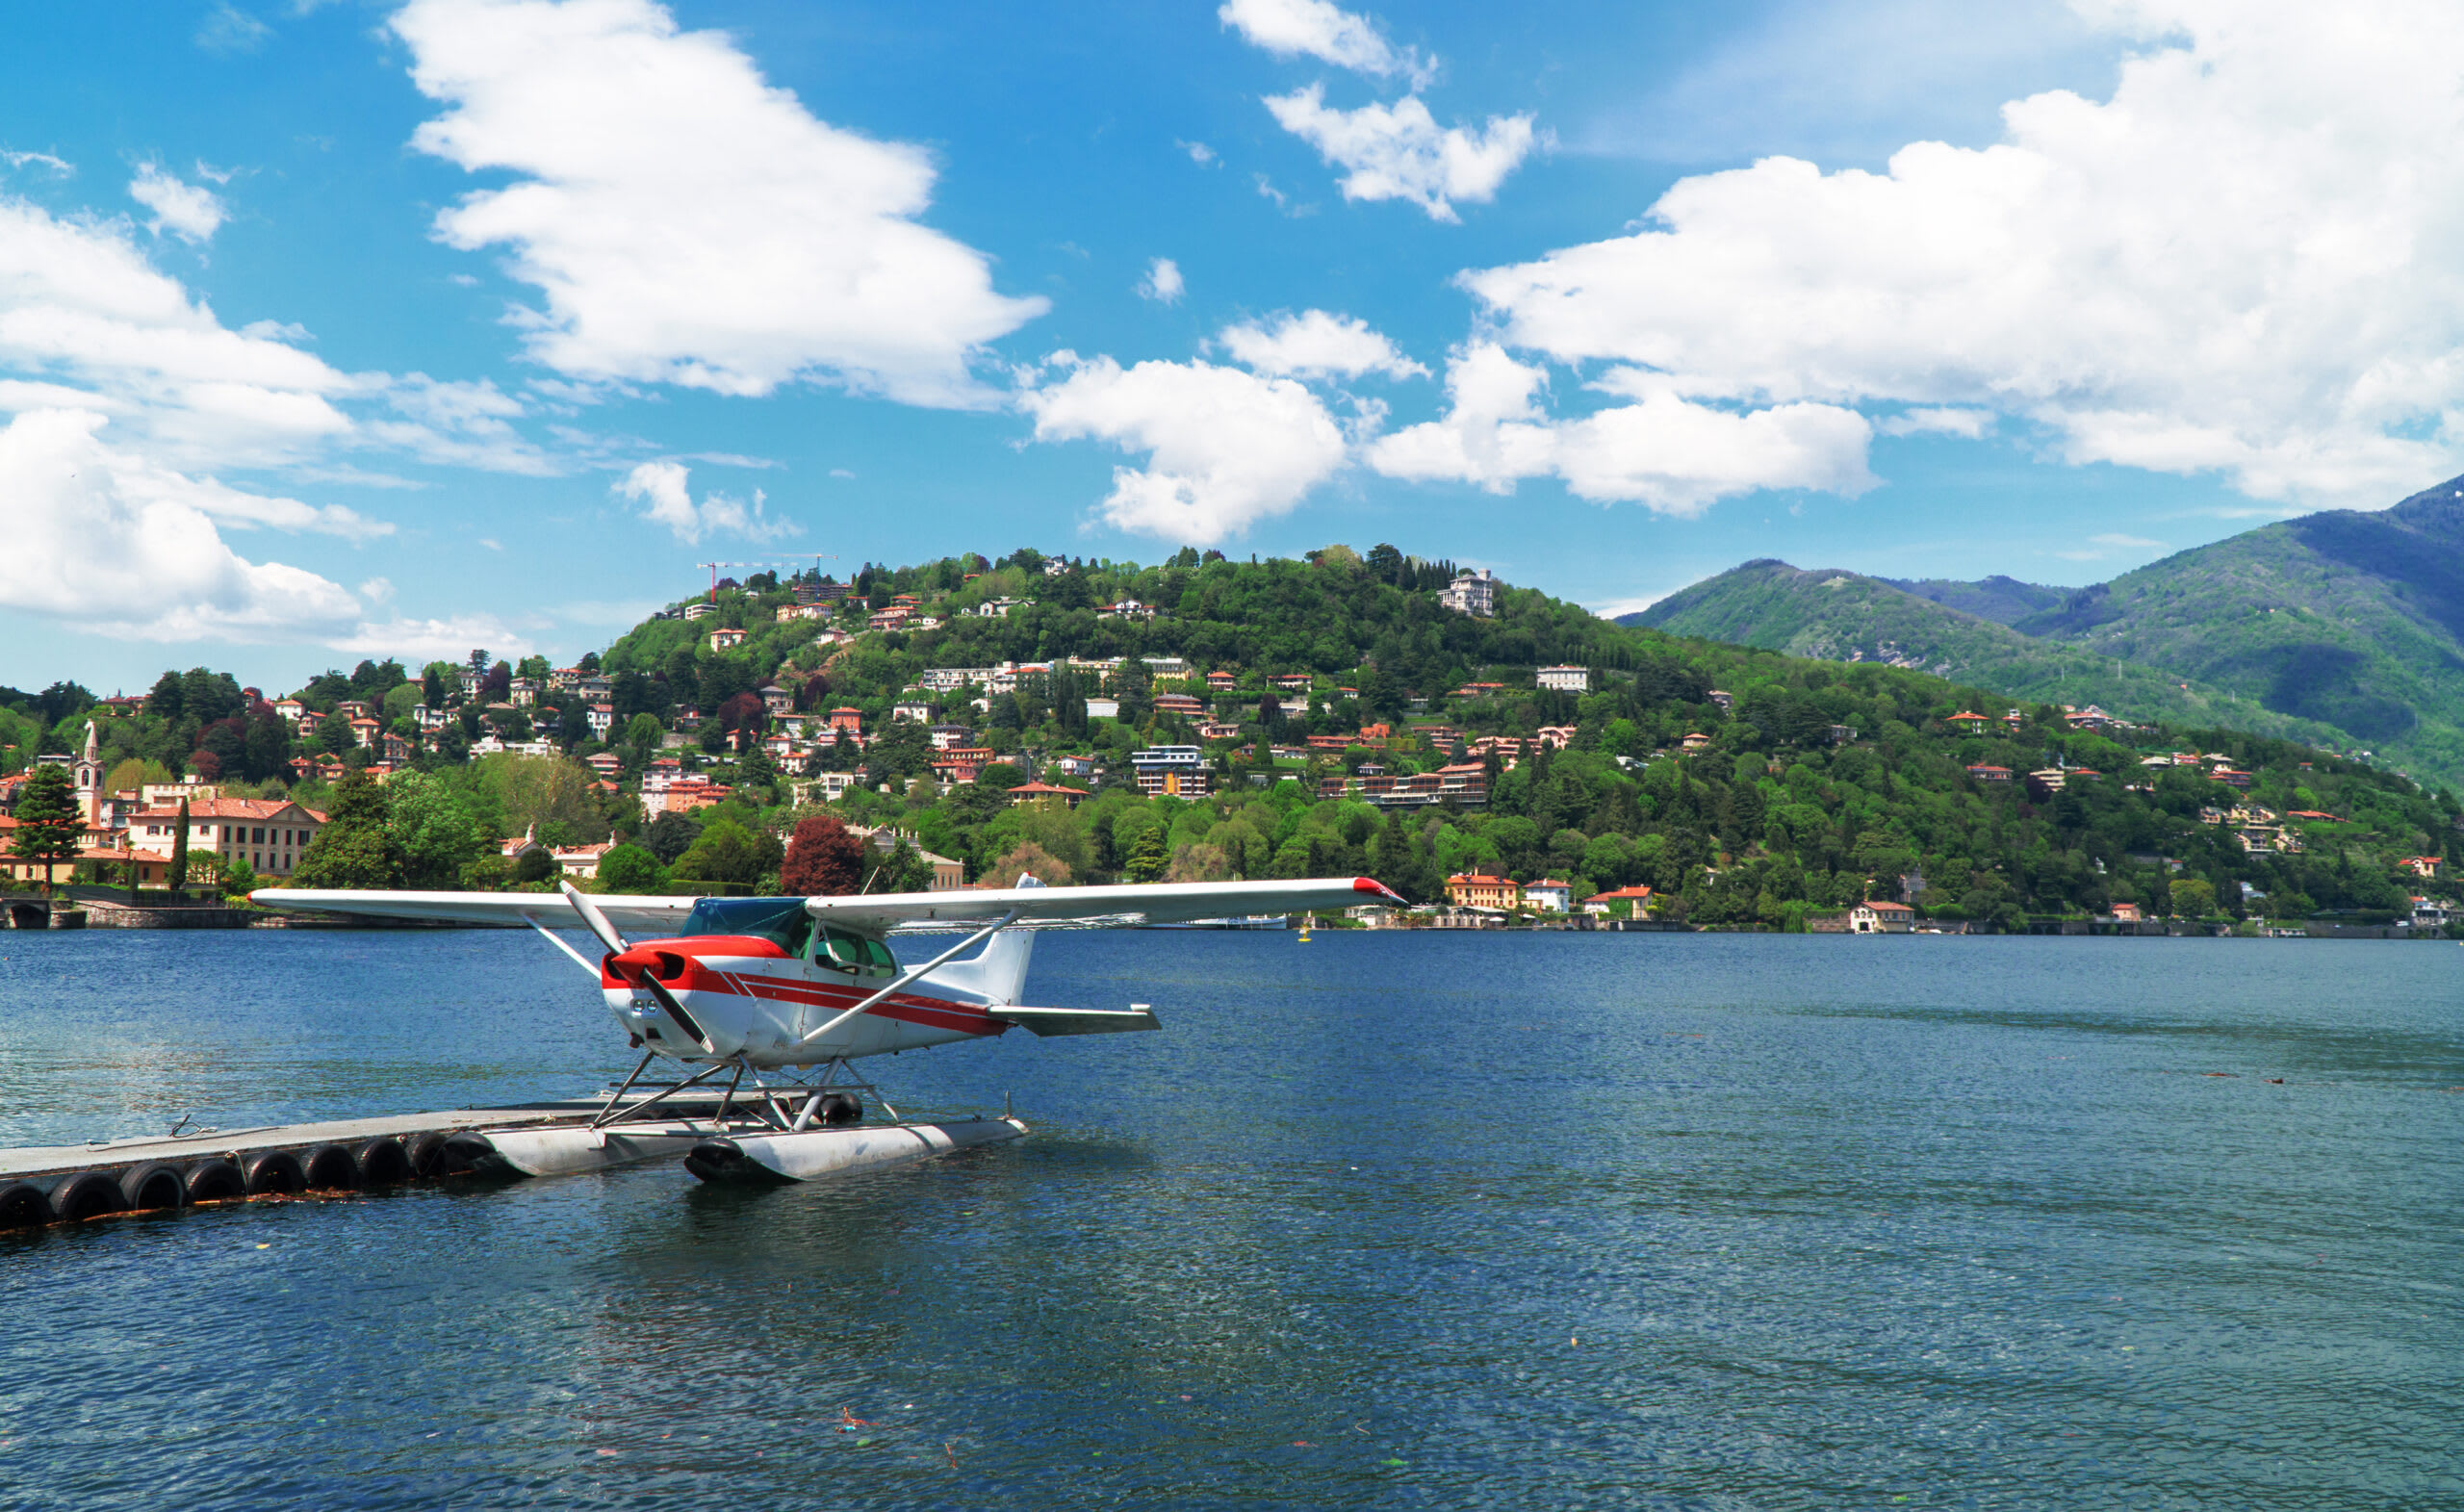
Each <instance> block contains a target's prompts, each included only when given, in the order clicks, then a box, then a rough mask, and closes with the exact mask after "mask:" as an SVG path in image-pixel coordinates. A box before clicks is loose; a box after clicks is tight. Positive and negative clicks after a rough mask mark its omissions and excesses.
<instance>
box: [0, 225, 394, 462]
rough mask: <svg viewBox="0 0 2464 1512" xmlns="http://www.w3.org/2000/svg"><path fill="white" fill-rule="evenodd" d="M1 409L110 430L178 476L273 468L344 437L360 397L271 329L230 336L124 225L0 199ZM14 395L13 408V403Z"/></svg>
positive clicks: (346, 377)
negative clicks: (349, 404) (88, 421)
mask: <svg viewBox="0 0 2464 1512" xmlns="http://www.w3.org/2000/svg"><path fill="white" fill-rule="evenodd" d="M0 375H5V382H6V383H7V384H8V385H10V386H11V387H10V388H9V390H8V392H7V393H0V408H12V409H22V408H34V407H51V406H59V405H63V404H66V405H67V406H68V407H73V408H82V409H89V410H95V411H99V412H102V413H105V414H109V415H112V416H114V417H116V419H117V420H118V422H119V428H118V429H117V430H116V432H115V434H116V435H119V436H121V437H122V438H123V439H122V440H121V441H120V442H119V443H118V444H119V445H122V446H141V447H142V448H144V449H145V450H147V451H148V453H149V454H151V455H154V456H156V457H157V458H159V459H162V460H165V461H167V462H168V463H169V464H171V465H173V466H181V467H214V466H230V465H235V464H241V465H270V464H277V463H281V462H285V461H290V460H295V459H296V458H298V457H300V456H303V455H306V454H308V453H310V452H312V451H314V450H315V449H317V448H321V446H323V445H325V444H327V443H329V442H333V441H335V440H338V439H340V438H344V437H346V436H347V434H348V433H349V431H350V428H351V424H350V421H349V420H348V419H347V418H346V416H345V415H344V414H343V412H342V411H341V410H340V409H339V408H337V407H336V401H337V400H341V399H345V398H348V397H353V396H355V395H358V394H360V393H363V392H365V391H366V389H367V388H368V386H369V385H368V380H364V379H361V378H357V377H354V376H352V375H350V374H347V373H343V372H336V371H335V370H334V369H332V368H330V367H328V366H327V365H326V364H325V362H324V361H323V360H322V359H321V358H319V357H318V356H317V355H316V354H315V353H313V352H308V351H303V350H301V349H300V348H299V347H298V346H296V345H295V344H294V338H293V336H292V334H291V333H289V332H286V331H283V330H281V329H279V328H266V327H258V326H251V327H250V328H248V329H246V330H240V331H234V330H231V329H229V328H227V327H225V326H224V325H223V324H222V323H221V321H219V320H217V319H215V316H214V312H213V311H212V310H211V309H210V308H208V307H207V306H206V305H205V304H204V302H203V301H201V300H197V299H194V298H192V297H191V296H190V295H189V293H188V291H187V290H186V289H185V288H183V287H182V286H181V285H180V282H179V280H177V279H175V278H171V277H169V276H167V275H166V274H165V273H163V272H162V271H161V270H160V269H156V268H155V267H154V266H153V264H152V263H151V262H149V261H148V260H147V258H146V256H145V254H144V253H143V252H141V251H140V250H139V249H138V247H137V246H136V244H135V243H132V242H131V241H130V239H129V234H128V230H127V227H126V225H125V223H114V222H110V221H97V220H88V219H79V218H60V217H55V216H53V215H52V214H51V213H50V212H48V211H46V210H44V209H42V208H41V207H39V206H37V205H33V204H29V203H27V202H25V201H23V200H15V199H9V198H5V197H0ZM11 395H13V396H15V401H14V402H11V400H10V396H11Z"/></svg>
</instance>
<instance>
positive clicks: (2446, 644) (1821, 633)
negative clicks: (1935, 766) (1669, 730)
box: [1624, 478, 2464, 781]
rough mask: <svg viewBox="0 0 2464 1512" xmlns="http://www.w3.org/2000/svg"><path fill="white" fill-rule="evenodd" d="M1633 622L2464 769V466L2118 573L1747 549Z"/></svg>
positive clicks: (2430, 773) (2400, 761) (2453, 774)
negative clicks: (1894, 567) (1959, 567)
mask: <svg viewBox="0 0 2464 1512" xmlns="http://www.w3.org/2000/svg"><path fill="white" fill-rule="evenodd" d="M1624 621H1625V623H1628V624H1639V625H1646V626H1650V627H1652V628H1657V629H1662V630H1666V631H1669V632H1671V633H1674V634H1680V635H1695V636H1703V637H1707V638H1712V639H1721V640H1732V641H1737V642H1740V643H1742V644H1745V645H1750V646H1759V647H1766V648H1769V649H1771V650H1786V651H1789V652H1790V653H1794V654H1798V655H1810V656H1825V657H1829V658H1831V659H1834V660H1843V661H1846V660H1877V659H1884V660H1897V661H1900V662H1901V663H1903V664H1905V665H1912V666H1922V667H1924V668H1925V669H1926V670H1928V671H1932V672H1938V673H1941V674H1942V675H1944V676H1949V677H1955V678H1958V679H1963V680H1967V681H1973V682H1976V683H1979V684H1982V685H1984V686H1988V687H1991V688H1994V689H1996V690H1998V691H2001V692H2005V693H2009V694H2011V695H2013V696H2015V697H2021V698H2058V699H2059V700H2060V701H2061V702H2065V703H2087V702H2094V703H2098V704H2102V705H2105V706H2106V707H2108V708H2110V709H2113V710H2114V711H2115V712H2117V713H2131V714H2137V715H2140V716H2149V715H2158V716H2163V717H2168V718H2171V717H2184V710H2183V705H2184V704H2186V703H2187V704H2188V705H2190V706H2192V707H2199V708H2203V709H2205V710H2206V713H2205V715H2204V717H2208V718H2212V719H2213V720H2215V722H2217V723H2219V724H2223V725H2229V726H2232V727H2234V728H2239V729H2246V730H2253V731H2256V732H2263V733H2271V734H2279V733H2295V737H2296V738H2301V739H2308V740H2312V741H2316V742H2319V743H2323V744H2326V745H2329V746H2332V747H2338V748H2343V749H2348V750H2368V751H2371V752H2373V753H2374V754H2375V755H2376V756H2379V757H2380V758H2381V759H2384V760H2387V761H2390V762H2393V763H2395V764H2397V765H2400V766H2403V767H2405V768H2407V769H2409V770H2412V771H2414V772H2416V773H2418V774H2420V775H2422V776H2424V777H2427V778H2432V779H2437V780H2443V781H2454V780H2456V779H2457V778H2459V777H2464V478H2454V479H2450V480H2449V481H2447V482H2444V483H2441V484H2439V485H2437V486H2436V487H2434V488H2429V489H2425V490H2423V491H2422V492H2421V493H2418V494H2415V495H2413V496H2412V497H2411V498H2409V499H2406V500H2403V501H2402V502H2400V503H2399V504H2397V505H2395V506H2394V507H2393V508H2390V509H2386V510H2381V511H2376V512H2371V511H2363V510H2350V509H2339V510H2329V511H2325V512H2323V513H2320V514H2314V515H2306V516H2303V517H2301V518H2299V519H2296V520H2287V521H2282V522H2279V523H2277V524H2273V525H2262V526H2260V527H2258V528H2257V529H2253V530H2247V531H2245V532H2243V533H2242V534H2240V535H2236V536H2231V537H2228V538H2226V539H2225V540H2222V541H2217V542H2214V543H2211V544H2209V545H2207V546H2202V547H2196V548H2194V549H2193V550H2190V551H2180V552H2176V553H2175V554H2173V555H2171V556H2169V557H2166V558H2165V559H2164V560H2162V561H2158V562H2151V563H2149V564H2148V565H2147V566H2145V567H2142V568H2139V569H2138V570H2136V571H2134V572H2129V573H2125V574H2123V575H2122V576H2120V577H2117V578H2115V579H2113V580H2112V581H2111V582H2104V583H2095V584H2092V585H2090V586H2088V587H2085V588H2076V589H2072V588H2059V587H2050V586H2046V585H2042V584H2037V583H2027V582H2021V581H2019V580H2017V579H2015V578H2011V577H1989V578H1986V579H1984V580H1982V581H1979V582H1964V581H1960V580H1956V579H1944V578H1922V579H1889V578H1882V577H1864V576H1863V575H1861V574H1856V573H1845V572H1838V571H1821V572H1801V571H1799V570H1798V569H1796V568H1793V567H1790V566H1788V565H1787V564H1786V563H1784V562H1776V561H1771V560H1767V559H1766V560H1761V561H1755V562H1748V563H1746V564H1744V565H1743V566H1740V567H1738V568H1736V569H1734V570H1733V571H1732V572H1728V573H1723V574H1721V575H1719V576H1718V577H1711V578H1707V579H1705V580H1704V581H1702V582H1699V583H1696V584H1694V585H1693V586H1692V587H1689V588H1686V589H1684V590H1683V591H1681V592H1680V593H1677V594H1673V595H1671V596H1670V597H1668V598H1667V599H1663V600H1661V601H1660V602H1658V603H1655V604H1654V605H1652V606H1651V607H1650V608H1648V609H1645V610H1643V611H1641V612H1640V613H1637V614H1630V615H1627V616H1625V617H1624Z"/></svg>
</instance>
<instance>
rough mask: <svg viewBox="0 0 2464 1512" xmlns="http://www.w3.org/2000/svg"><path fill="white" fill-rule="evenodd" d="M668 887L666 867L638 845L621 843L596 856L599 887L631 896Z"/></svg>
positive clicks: (606, 890) (650, 892) (655, 891)
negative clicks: (600, 855) (601, 855)
mask: <svg viewBox="0 0 2464 1512" xmlns="http://www.w3.org/2000/svg"><path fill="white" fill-rule="evenodd" d="M666 887H667V868H666V867H664V866H661V865H660V864H659V863H658V858H657V857H655V856H653V855H652V854H651V853H650V852H648V851H646V850H644V849H642V848H641V847H640V846H638V845H620V846H617V847H616V848H615V849H614V850H611V851H609V852H608V853H607V854H606V855H604V856H603V857H601V858H600V859H599V890H600V891H601V892H612V893H623V894H629V895H633V896H642V895H650V894H656V893H659V892H662V891H664V890H665V889H666Z"/></svg>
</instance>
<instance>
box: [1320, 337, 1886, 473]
mask: <svg viewBox="0 0 2464 1512" xmlns="http://www.w3.org/2000/svg"><path fill="white" fill-rule="evenodd" d="M1547 386H1548V375H1547V373H1546V372H1544V371H1543V370H1541V369H1540V368H1538V367H1535V366H1532V365H1530V364H1527V363H1523V362H1518V361H1517V360H1516V359H1515V358H1514V357H1513V356H1512V355H1511V354H1510V353H1508V352H1507V351H1506V350H1504V348H1502V347H1501V346H1496V345H1494V344H1492V343H1485V342H1484V343H1476V344H1475V345H1473V346H1470V347H1468V348H1466V349H1465V350H1464V351H1462V352H1460V353H1458V354H1457V355H1456V357H1455V358H1454V360H1453V361H1452V362H1451V363H1450V364H1449V365H1448V368H1447V375H1446V387H1447V397H1448V400H1449V404H1448V411H1447V414H1446V415H1445V417H1444V418H1443V419H1440V420H1436V421H1431V422H1428V423H1424V424H1419V425H1409V426H1406V427H1404V428H1403V429H1401V430H1398V431H1396V432H1394V433H1393V434H1391V435H1388V436H1384V437H1381V438H1379V439H1378V440H1377V441H1376V442H1374V443H1373V444H1372V445H1371V446H1370V448H1369V449H1368V461H1369V465H1370V466H1371V468H1373V470H1375V471H1376V472H1378V473H1381V474H1385V475H1386V476H1388V477H1397V478H1407V479H1413V480H1420V481H1436V480H1447V481H1459V482H1468V483H1476V484H1478V485H1480V486H1481V487H1483V488H1486V489H1488V490H1490V491H1491V492H1493V493H1505V492H1508V491H1510V490H1511V489H1512V488H1513V487H1514V485H1515V483H1516V482H1518V481H1519V480H1521V479H1524V478H1528V477H1545V476H1555V477H1558V478H1561V479H1563V480H1564V482H1565V485H1566V487H1567V489H1568V490H1569V491H1570V492H1572V493H1574V494H1575V495H1576V496H1577V497H1578V498H1581V499H1587V500H1596V501H1599V502H1604V503H1605V502H1609V501H1611V500H1630V501H1633V502H1639V503H1643V504H1647V505H1649V506H1650V507H1651V508H1653V509H1655V510H1658V511H1661V512H1663V513H1667V514H1678V515H1694V514H1700V513H1702V512H1703V510H1705V509H1706V508H1707V507H1709V505H1710V504H1711V503H1712V502H1713V501H1714V500H1719V499H1723V498H1727V497H1729V496H1732V495H1735V494H1743V493H1750V492H1753V491H1755V490H1758V489H1765V488H1807V489H1819V490H1823V491H1826V492H1831V493H1839V494H1850V495H1854V494H1859V493H1862V492H1864V491H1865V490H1867V489H1869V488H1871V487H1873V486H1874V484H1875V481H1876V480H1875V478H1874V476H1873V474H1871V473H1869V472H1868V471H1866V468H1865V450H1866V447H1867V445H1868V442H1869V440H1870V438H1871V435H1872V431H1871V428H1870V426H1869V425H1868V424H1867V423H1866V421H1865V418H1864V417H1863V416H1861V415H1860V414H1858V413H1857V412H1856V411H1854V410H1850V409H1843V408H1841V407H1839V406H1836V405H1831V404H1806V403H1795V404H1783V405H1775V406H1772V407H1770V408H1766V409H1759V410H1748V411H1743V412H1740V411H1736V410H1731V409H1723V408H1718V407H1715V406H1712V405H1708V404H1702V403H1697V402H1695V401H1693V400H1690V399H1687V398H1685V397H1681V396H1680V395H1678V394H1676V393H1674V392H1671V391H1669V390H1667V389H1666V388H1664V387H1656V386H1650V385H1642V386H1636V387H1632V388H1630V392H1631V393H1632V394H1633V397H1634V402H1632V403H1627V404H1615V405H1610V406H1607V407H1604V408H1603V409H1601V410H1599V411H1597V412H1595V413H1594V414H1592V415H1589V416H1586V417H1583V418H1581V419H1575V420H1553V419H1551V418H1550V417H1549V416H1548V415H1547V413H1546V412H1545V411H1544V410H1543V408H1542V407H1541V405H1540V402H1539V397H1540V394H1541V392H1542V391H1543V390H1544V389H1545V388H1546V387H1547Z"/></svg>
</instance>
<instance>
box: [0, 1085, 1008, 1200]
mask: <svg viewBox="0 0 2464 1512" xmlns="http://www.w3.org/2000/svg"><path fill="white" fill-rule="evenodd" d="M637 1090H640V1091H657V1090H659V1089H656V1088H649V1087H644V1088H638V1089H637ZM846 1101H847V1103H848V1104H850V1105H851V1106H850V1107H849V1108H848V1109H847V1110H846V1112H845V1113H844V1114H842V1115H839V1116H837V1117H835V1118H834V1119H833V1121H832V1122H831V1124H830V1125H829V1126H826V1127H813V1128H809V1129H804V1130H800V1131H796V1132H786V1131H784V1130H783V1127H782V1124H781V1122H779V1121H773V1120H774V1119H775V1118H777V1116H778V1115H777V1113H776V1111H775V1109H773V1108H772V1107H770V1106H767V1105H764V1104H759V1103H754V1102H750V1101H748V1100H746V1099H742V1098H737V1099H735V1100H733V1101H732V1103H731V1102H730V1101H729V1099H728V1097H727V1094H726V1093H724V1092H722V1091H721V1090H719V1089H715V1088H711V1087H687V1088H682V1089H675V1090H672V1091H669V1092H667V1093H665V1094H664V1095H662V1096H661V1097H660V1098H659V1101H658V1115H657V1116H656V1117H646V1116H620V1117H619V1119H618V1120H617V1121H614V1122H609V1123H605V1124H601V1123H599V1122H598V1121H597V1120H598V1119H599V1117H600V1115H602V1114H603V1111H604V1109H605V1108H606V1097H605V1095H604V1094H602V1095H601V1096H598V1097H591V1098H571V1099H565V1100H560V1101H552V1102H536V1103H518V1104H515V1105H512V1106H510V1107H502V1108H455V1109H449V1110H446V1111H443V1112H438V1113H415V1114H395V1115H384V1116H378V1117H370V1118H336V1119H327V1120H324V1121H321V1122H315V1123H286V1124H265V1125H260V1126H255V1127H250V1128H241V1129H197V1130H192V1131H190V1130H183V1131H182V1132H178V1133H167V1134H160V1135H140V1136H137V1137H135V1138H132V1139H121V1140H107V1141H104V1142H100V1143H91V1144H55V1145H41V1146H29V1147H25V1148H20V1149H7V1150H0V1228H23V1227H33V1226H37V1225H41V1224H46V1223H76V1222H83V1221H85V1220H86V1219H89V1218H95V1217H108V1216H110V1215H112V1214H116V1213H130V1212H149V1211H159V1210H167V1209H173V1208H182V1207H188V1206H191V1205H192V1204H196V1203H211V1202H235V1201H245V1200H247V1199H249V1198H252V1197H260V1196H281V1195H293V1194H300V1193H309V1192H355V1191H360V1190H362V1189H365V1188H372V1187H386V1186H398V1185H401V1184H403V1183H407V1182H415V1181H430V1180H436V1179H440V1178H444V1177H449V1176H467V1175H488V1174H501V1175H525V1176H542V1175H560V1174H566V1173H571V1172H577V1171H584V1170H601V1169H605V1168H608V1167H610V1166H627V1165H637V1164H640V1163H642V1162H645V1161H653V1160H662V1159H669V1158H673V1157H676V1156H682V1155H687V1154H689V1153H692V1152H694V1151H695V1150H697V1149H698V1148H700V1147H702V1146H704V1145H715V1146H717V1148H716V1149H714V1150H713V1151H712V1153H713V1155H716V1154H717V1153H718V1152H719V1150H721V1149H723V1150H726V1151H727V1152H729V1153H730V1154H731V1155H732V1154H733V1153H734V1152H735V1151H736V1150H737V1149H738V1148H739V1147H740V1146H743V1147H747V1149H746V1152H747V1153H748V1154H751V1155H753V1156H754V1158H753V1159H749V1160H748V1159H742V1158H736V1159H730V1160H724V1161H714V1162H713V1161H706V1162H704V1163H701V1164H698V1165H697V1164H695V1163H693V1162H687V1168H688V1169H692V1170H693V1171H694V1173H695V1174H696V1175H698V1176H702V1177H703V1178H704V1179H705V1180H713V1179H715V1180H739V1181H740V1180H746V1179H748V1178H754V1179H758V1178H763V1177H766V1178H768V1179H771V1180H789V1181H793V1180H808V1179H810V1178H811V1177H812V1176H815V1175H824V1174H843V1173H848V1172H852V1171H856V1170H862V1169H870V1168H874V1167H878V1166H888V1165H898V1164H906V1163H909V1162H912V1161H916V1160H923V1159H928V1158H930V1157H932V1156H934V1155H938V1154H942V1153H945V1152H947V1151H950V1150H953V1149H964V1148H969V1147H972V1146H975V1145H980V1144H988V1143H996V1142H1000V1141H1002V1140H1014V1139H1016V1138H1018V1137H1020V1136H1021V1135H1023V1134H1025V1133H1026V1132H1027V1131H1026V1125H1025V1124H1023V1123H1020V1122H1019V1121H1018V1120H1016V1119H1014V1118H1012V1117H1009V1116H1007V1115H1004V1116H1002V1117H999V1118H980V1117H979V1118H971V1119H963V1120H956V1121H941V1122H926V1121H918V1120H910V1119H897V1120H890V1121H883V1122H877V1123H866V1122H863V1121H861V1118H860V1108H859V1107H856V1106H854V1105H855V1101H856V1100H855V1099H854V1098H852V1097H850V1098H847V1099H846ZM722 1166H724V1167H725V1168H724V1169H722V1168H721V1167H722Z"/></svg>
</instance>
